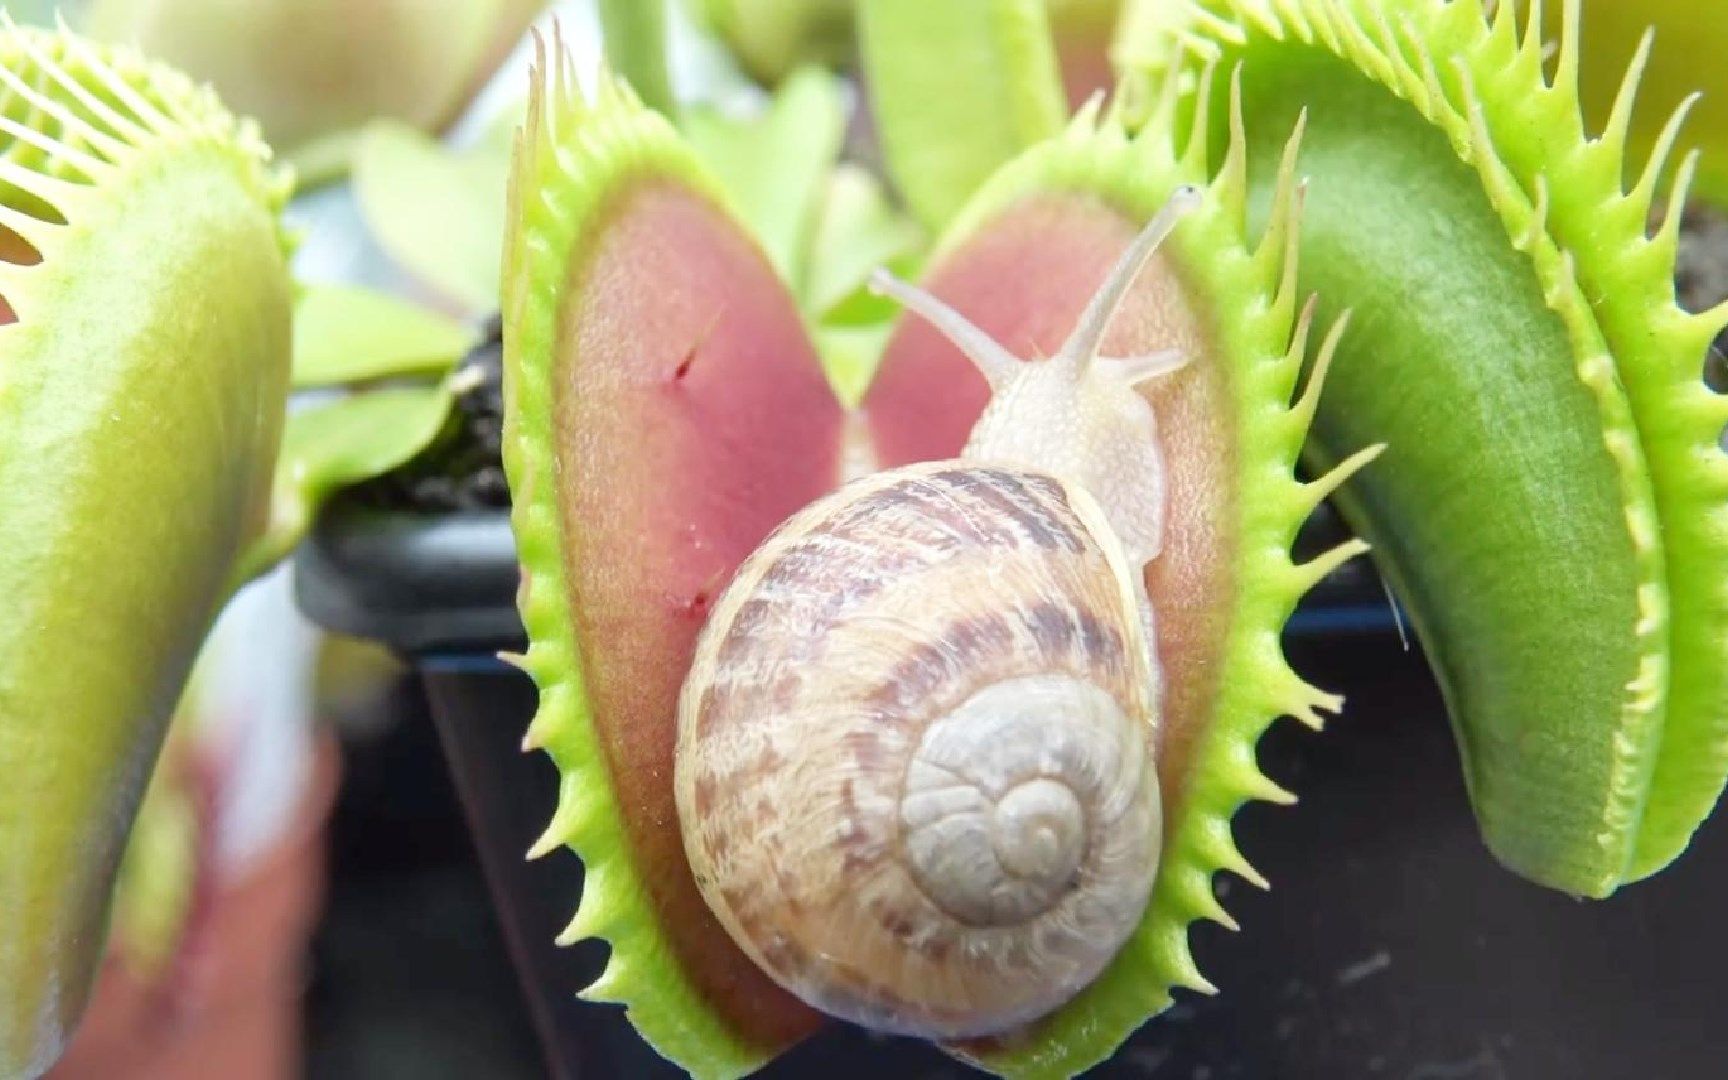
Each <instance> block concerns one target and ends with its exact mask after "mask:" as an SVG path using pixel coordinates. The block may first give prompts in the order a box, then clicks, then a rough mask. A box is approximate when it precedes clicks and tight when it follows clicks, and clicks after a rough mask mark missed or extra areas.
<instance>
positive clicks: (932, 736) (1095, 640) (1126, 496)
mask: <svg viewBox="0 0 1728 1080" xmlns="http://www.w3.org/2000/svg"><path fill="white" fill-rule="evenodd" d="M1199 198H1200V196H1199V194H1198V192H1197V191H1196V190H1195V189H1193V188H1186V187H1185V188H1181V189H1179V190H1178V191H1177V192H1176V193H1175V194H1174V195H1172V196H1171V198H1170V200H1169V201H1168V203H1166V204H1165V206H1164V207H1163V209H1162V210H1160V212H1159V213H1158V214H1156V215H1155V216H1154V218H1153V219H1152V221H1151V222H1150V223H1149V224H1148V225H1147V226H1146V228H1145V229H1144V230H1143V231H1142V232H1141V233H1140V234H1139V236H1138V237H1137V238H1136V239H1135V241H1134V242H1133V243H1132V244H1131V245H1130V246H1129V248H1128V250H1127V251H1126V252H1125V253H1124V254H1123V255H1122V256H1121V257H1120V259H1119V261H1118V262H1117V263H1116V265H1115V267H1114V269H1113V270H1112V272H1111V274H1110V276H1109V277H1108V279H1107V280H1106V282H1105V283H1104V285H1103V286H1102V287H1101V288H1100V290H1099V292H1098V293H1097V294H1096V295H1095V296H1094V297H1093V298H1092V299H1091V301H1090V303H1089V304H1088V306H1087V307H1086V309H1085V311H1084V312H1083V313H1082V315H1081V317H1080V319H1079V322H1078V324H1077V325H1076V327H1075V329H1074V330H1073V332H1072V334H1071V336H1070V337H1069V338H1068V340H1067V342H1066V344H1065V345H1064V346H1063V348H1062V349H1061V350H1060V351H1059V352H1058V353H1057V354H1056V355H1055V356H1053V357H1051V358H1050V359H1049V360H1047V361H1044V362H1039V363H1022V362H1020V361H1019V360H1018V359H1017V358H1015V357H1014V356H1013V354H1011V353H1010V352H1009V351H1008V350H1007V349H1006V348H1004V347H1003V346H1002V345H1000V344H998V343H997V342H995V341H993V340H991V339H990V338H989V337H988V336H987V335H985V334H984V332H983V331H981V330H979V329H978V328H977V327H976V326H974V325H972V324H971V323H969V322H968V321H967V320H966V319H965V318H964V317H963V316H961V315H960V314H959V313H958V312H956V311H954V310H952V309H950V308H948V307H947V306H946V305H944V304H943V303H942V302H941V301H940V300H938V299H936V298H935V297H934V296H932V295H930V294H928V293H925V292H923V291H921V290H919V289H917V288H915V287H913V286H910V285H907V284H904V283H902V282H899V281H897V280H896V279H894V278H892V277H889V276H887V275H886V273H883V272H879V273H878V275H877V276H876V278H875V279H874V285H875V287H876V289H877V290H878V291H880V292H882V293H885V294H887V295H889V296H891V297H893V298H894V299H896V300H898V301H900V302H901V303H902V304H903V305H904V306H905V307H907V308H908V309H909V310H911V311H913V312H914V313H916V314H918V315H920V316H921V317H923V318H925V319H926V320H927V321H929V322H930V323H932V324H933V325H934V326H935V327H936V328H937V329H938V330H940V331H941V332H942V333H943V334H944V335H945V336H947V337H948V338H949V339H950V340H951V341H953V343H954V344H955V345H956V346H958V347H959V348H960V349H961V350H962V351H963V352H964V353H965V354H966V355H967V356H968V357H969V358H970V359H971V360H972V361H973V363H974V364H975V365H976V366H977V367H978V369H979V371H980V372H981V373H982V374H983V376H984V378H985V379H986V381H987V382H988V383H989V385H990V387H991V391H992V397H991V401H990V404H989V406H988V407H987V408H986V409H985V411H984V413H983V415H982V416H981V417H980V418H979V420H978V422H977V424H976V426H975V427H974V429H973V431H972V435H971V438H970V440H969V441H968V443H967V445H966V447H965V449H964V450H963V451H962V454H961V456H960V458H959V459H957V460H951V461H940V462H933V463H922V464H918V465H910V466H905V467H902V468H898V469H893V470H889V471H887V472H883V473H878V474H875V475H871V476H866V477H863V478H860V479H858V480H855V481H853V482H852V483H850V484H848V485H846V486H844V487H842V488H841V489H840V490H838V491H836V492H834V493H832V494H830V495H828V496H825V497H823V498H821V499H819V500H817V501H816V502H814V503H812V504H810V505H809V506H807V507H806V508H805V509H804V510H802V511H801V512H799V513H798V514H796V515H794V516H793V517H791V518H790V519H789V520H788V521H787V522H786V523H785V524H784V525H782V526H781V527H780V528H779V529H778V530H776V531H775V532H774V533H773V534H772V535H771V536H770V537H769V538H768V539H767V540H766V541H765V542H764V543H763V544H762V545H761V546H760V547H758V548H757V549H756V551H755V552H754V553H752V554H751V555H750V556H749V558H747V559H746V560H745V561H744V563H743V565H742V566H741V567H740V568H739V570H738V572H737V574H736V575H735V577H734V578H733V579H732V581H731V583H730V585H729V586H728V587H727V589H726V590H725V592H724V593H723V594H722V596H721V597H720V599H719V600H718V602H717V603H716V604H715V606H714V608H713V610H712V613H711V614H710V616H709V618H708V620H707V622H706V623H705V625H704V627H703V629H702V632H701V635H700V637H699V639H698V642H697V647H696V653H695V659H694V662H693V664H692V666H691V669H690V671H689V673H688V675H687V677H686V680H685V682H684V685H683V690H682V693H681V696H680V699H679V705H678V718H677V751H676V759H675V762H676V764H675V776H674V785H675V789H676V799H677V807H678V816H679V820H680V822H681V826H682V830H683V835H684V843H685V850H686V853H687V855H688V858H689V861H690V865H691V868H692V870H693V872H694V874H695V878H696V882H697V885H698V887H699V888H700V890H701V892H702V895H703V897H704V898H705V900H706V901H707V902H708V904H709V906H710V907H711V908H712V910H713V911H714V913H715V914H716V916H717V917H718V919H719V921H720V922H721V924H722V925H723V926H724V927H725V928H726V930H727V932H728V933H729V934H730V935H731V936H732V938H733V939H734V940H735V941H736V943H737V944H738V945H739V947H740V948H741V949H743V951H744V952H745V953H746V954H748V955H749V956H750V957H751V958H752V959H753V960H754V961H755V962H756V963H757V964H758V965H760V966H761V967H762V968H763V969H764V970H765V971H766V972H767V974H768V975H769V976H770V977H771V978H772V979H774V980H775V981H776V982H777V983H779V984H780V985H781V986H783V987H784V988H785V989H787V990H788V991H790V992H791V993H793V994H794V995H796V996H797V997H799V998H801V999H803V1000H804V1001H805V1002H806V1003H808V1004H810V1005H812V1006H814V1007H815V1008H818V1009H820V1010H822V1011H824V1012H826V1013H829V1014H831V1015H834V1016H838V1017H840V1018H842V1019H846V1020H850V1021H853V1022H856V1023H859V1024H862V1025H864V1026H866V1027H869V1028H872V1029H875V1030H879V1031H886V1032H894V1033H901V1034H910V1035H917V1036H922V1037H928V1038H939V1039H955V1038H966V1037H973V1036H981V1035H987V1034H994V1033H999V1032H1002V1031H1005V1030H1008V1029H1011V1028H1013V1027H1016V1026H1018V1025H1021V1024H1024V1023H1026V1022H1028V1021H1030V1020H1033V1019H1035V1018H1037V1017H1039V1016H1042V1015H1045V1014H1047V1013H1049V1012H1051V1011H1052V1010H1054V1009H1056V1008H1058V1007H1059V1006H1061V1005H1062V1004H1063V1003H1064V1002H1066V1001H1067V1000H1069V999H1070V998H1072V997H1073V996H1074V995H1075V994H1076V993H1077V992H1078V991H1079V990H1081V989H1082V988H1084V987H1085V986H1086V985H1088V984H1089V983H1090V982H1091V981H1092V980H1093V979H1095V978H1096V977H1097V975H1098V974H1099V972H1100V971H1101V970H1102V969H1103V968H1104V966H1105V965H1106V964H1107V963H1108V962H1109V961H1110V960H1111V958H1112V957H1113V956H1114V955H1115V954H1116V952H1117V951H1118V950H1119V949H1120V948H1121V946H1122V944H1123V943H1124V942H1125V941H1126V940H1127V938H1128V936H1129V935H1130V934H1131V933H1132V931H1133V930H1134V929H1135V928H1136V927H1137V926H1138V925H1139V923H1140V921H1141V918H1142V916H1143V914H1144V911H1145V908H1146V904H1147V900H1148V897H1149V894H1150V891H1151V887H1152V883H1153V880H1154V878H1155V876H1156V871H1157V866H1158V856H1159V850H1160V843H1161V828H1162V812H1161V806H1160V797H1159V786H1158V779H1157V773H1156V771H1155V769H1154V767H1153V736H1154V733H1155V728H1156V718H1157V712H1158V708H1157V703H1158V685H1157V662H1156V659H1155V657H1154V654H1153V650H1152V646H1151V643H1152V642H1153V641H1154V640H1155V639H1154V637H1153V634H1152V629H1153V611H1152V606H1151V602H1150V600H1149V598H1148V596H1147V594H1146V591H1145V587H1144V584H1143V575H1142V570H1143V569H1144V566H1145V564H1146V563H1147V562H1148V561H1150V560H1152V559H1153V558H1155V557H1156V556H1157V554H1158V551H1159V547H1160V542H1161V532H1162V523H1163V515H1164V478H1163V472H1162V466H1161V461H1160V457H1159V452H1158V443H1157V437H1156V426H1155V418H1154V416H1153V412H1152V408H1151V406H1150V405H1149V404H1148V403H1147V401H1146V399H1145V398H1144V397H1142V396H1141V395H1140V393H1139V392H1138V391H1137V389H1136V388H1137V387H1138V386H1140V385H1141V384H1143V383H1145V382H1146V381H1148V380H1151V379H1154V378H1157V377H1159V376H1161V375H1164V374H1167V373H1170V372H1172V371H1175V370H1177V369H1178V368H1180V367H1181V366H1182V364H1183V363H1184V357H1182V356H1181V355H1180V354H1179V353H1177V352H1176V351H1174V350H1172V351H1166V352H1159V353H1155V354H1152V355H1148V356H1145V357H1139V358H1134V359H1107V358H1103V357H1100V356H1099V347H1100V344H1101V342H1102V340H1103V337H1104V331H1105V329H1106V327H1107V326H1108V324H1109V322H1110V320H1111V318H1112V317H1113V316H1114V314H1115V312H1116V310H1117V308H1118V306H1119V305H1120V304H1121V302H1122V300H1123V298H1124V297H1125V295H1126V294H1127V292H1128V290H1129V288H1130V286H1131V285H1132V284H1133V282H1134V279H1135V277H1136V275H1137V274H1138V273H1139V271H1140V269H1141V268H1142V267H1143V266H1144V265H1145V263H1146V261H1147V260H1148V258H1149V257H1150V256H1151V254H1152V253H1153V252H1154V251H1155V250H1156V248H1157V246H1158V245H1159V243H1160V242H1161V241H1162V240H1163V239H1164V238H1165V237H1166V236H1167V235H1168V234H1169V233H1170V232H1171V231H1172V230H1173V229H1174V228H1175V226H1176V224H1177V222H1178V220H1179V219H1180V217H1181V216H1182V215H1183V214H1184V213H1186V212H1187V211H1189V210H1190V209H1192V208H1193V207H1194V206H1196V205H1197V204H1198V202H1199Z"/></svg>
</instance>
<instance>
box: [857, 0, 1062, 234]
mask: <svg viewBox="0 0 1728 1080" xmlns="http://www.w3.org/2000/svg"><path fill="white" fill-rule="evenodd" d="M858 31H859V41H860V44H861V46H862V52H863V59H864V72H865V80H866V82H867V83H868V85H869V87H870V96H871V101H872V104H873V106H874V109H875V114H876V122H877V125H878V127H879V128H880V131H881V139H882V150H883V153H884V155H885V156H886V158H887V163H888V167H889V170H890V172H891V173H892V174H893V177H894V182H895V183H896V184H897V185H898V186H899V188H900V191H901V194H902V195H904V196H905V198H906V202H907V203H908V204H909V205H910V206H911V207H912V209H913V211H914V212H915V213H916V214H917V215H918V217H919V218H920V219H921V220H922V221H923V222H924V223H925V224H926V225H929V226H931V227H932V228H935V227H939V226H941V225H942V224H944V223H945V222H946V221H947V220H948V219H949V218H950V217H951V216H952V215H953V214H954V212H955V211H956V210H958V209H959V207H960V205H961V203H963V202H964V201H965V200H966V198H967V196H969V195H971V194H972V192H973V191H974V190H976V189H977V187H978V186H979V184H981V183H983V181H984V180H985V179H986V178H987V177H989V176H990V174H991V173H993V172H995V171H996V169H997V167H998V166H1000V165H1002V164H1004V163H1005V162H1007V161H1008V160H1009V159H1010V158H1012V157H1014V156H1015V155H1016V154H1017V153H1019V152H1020V151H1021V150H1024V149H1026V148H1028V147H1030V146H1032V145H1033V144H1035V143H1038V142H1041V141H1043V140H1044V139H1047V138H1050V137H1052V136H1054V135H1056V134H1057V133H1059V132H1060V131H1061V129H1062V123H1063V118H1064V117H1065V115H1066V113H1067V101H1066V98H1065V96H1064V93H1063V89H1062V79H1061V75H1060V72H1059V70H1058V66H1057V61H1056V50H1055V46H1054V44H1053V43H1052V41H1051V36H1050V22H1049V17H1048V15H1047V13H1046V10H1045V7H1044V3H1043V0H941V2H936V0H872V2H870V3H867V4H862V5H860V6H859V8H858Z"/></svg>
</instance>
